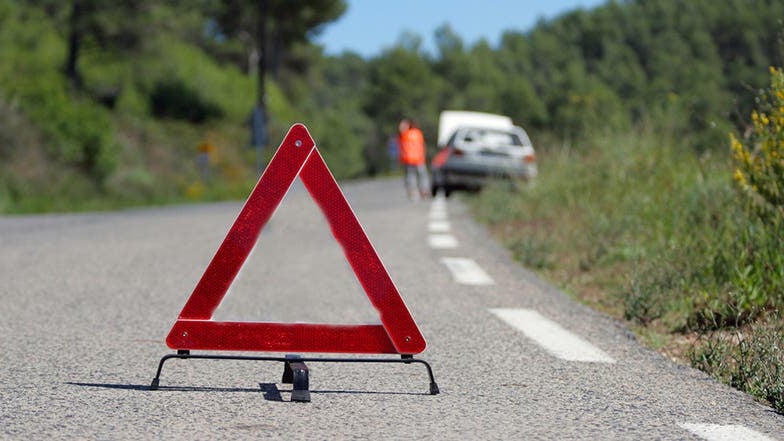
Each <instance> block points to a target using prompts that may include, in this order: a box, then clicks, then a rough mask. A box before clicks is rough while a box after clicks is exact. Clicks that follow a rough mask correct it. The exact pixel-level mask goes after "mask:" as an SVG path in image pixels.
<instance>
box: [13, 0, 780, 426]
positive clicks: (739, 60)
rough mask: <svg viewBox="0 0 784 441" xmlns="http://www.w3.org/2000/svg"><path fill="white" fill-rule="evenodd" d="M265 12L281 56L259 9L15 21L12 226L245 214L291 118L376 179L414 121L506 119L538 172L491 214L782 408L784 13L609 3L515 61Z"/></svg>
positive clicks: (534, 255) (670, 342)
mask: <svg viewBox="0 0 784 441" xmlns="http://www.w3.org/2000/svg"><path fill="white" fill-rule="evenodd" d="M266 3H267V4H268V5H269V9H268V10H267V13H268V17H267V21H266V23H267V31H268V33H269V37H270V38H269V39H268V40H265V41H266V43H265V44H266V46H264V47H263V48H261V47H260V46H261V43H260V42H259V41H256V40H255V39H254V38H252V37H250V36H254V35H258V34H259V32H258V30H257V29H256V28H255V27H254V26H255V25H256V24H257V23H258V20H257V16H256V15H255V14H256V13H257V12H258V11H257V8H256V6H255V5H257V4H258V2H253V1H250V0H230V1H229V0H226V1H218V0H196V1H192V2H182V1H172V2H160V1H154V0H138V1H126V0H122V1H118V2H111V4H110V5H109V2H100V1H98V0H79V1H68V2H58V1H53V0H24V1H23V0H12V1H10V2H2V3H0V212H3V213H19V212H43V211H69V210H86V209H107V208H115V207H123V206H129V205H139V204H160V203H172V202H182V201H199V200H216V199H225V198H241V197H244V196H245V195H246V194H247V192H248V190H249V189H250V188H251V186H252V184H253V181H254V180H255V179H256V177H257V176H258V170H259V167H260V166H262V165H263V163H264V162H265V159H266V156H268V155H269V154H270V151H271V150H272V149H274V148H275V147H276V146H277V143H278V142H279V140H280V139H281V137H282V135H283V133H284V132H285V130H286V129H287V128H288V127H289V126H290V125H291V124H292V123H294V122H303V123H305V124H306V125H307V126H308V127H309V129H310V130H311V132H312V133H313V136H314V138H315V139H316V141H317V142H318V145H319V148H320V150H321V151H322V152H323V154H324V156H325V158H326V161H327V163H328V164H329V166H330V168H331V169H332V171H333V172H334V173H335V174H336V176H337V177H338V178H340V179H344V178H354V177H362V176H372V175H376V174H382V173H387V172H389V171H390V168H391V167H390V165H391V161H390V158H389V156H388V153H387V147H386V144H387V139H388V137H389V136H390V135H391V134H393V133H394V131H395V128H396V124H397V121H398V120H399V119H400V118H401V117H404V116H407V117H413V118H414V119H416V120H418V121H419V123H420V125H421V126H422V128H423V130H424V133H425V137H426V139H427V140H429V141H430V145H429V148H430V149H431V151H430V153H431V154H432V153H433V152H434V148H435V146H434V145H433V142H432V141H433V140H434V139H435V138H436V136H435V134H436V130H437V127H436V124H437V118H438V114H439V112H440V111H441V110H444V109H466V110H475V111H485V112H493V113H502V114H506V115H509V116H511V117H512V118H513V119H514V120H515V122H516V123H518V124H520V125H522V126H524V127H525V128H526V129H527V130H528V131H529V132H530V133H531V135H532V139H533V140H534V144H535V146H536V148H537V154H538V161H539V167H540V176H539V178H538V179H537V181H536V183H534V184H533V185H530V186H525V187H523V189H522V191H519V192H510V191H509V190H508V188H507V187H505V186H499V187H497V188H490V189H487V191H484V192H482V193H481V194H480V195H478V196H476V197H474V196H470V197H469V198H468V200H469V201H470V203H471V204H472V206H473V207H474V208H475V210H476V212H477V216H478V217H479V218H480V219H482V220H483V221H485V222H487V223H488V225H489V226H490V228H491V229H492V230H493V231H494V232H495V233H497V234H498V236H499V238H501V240H502V241H504V242H505V243H506V244H507V245H508V246H509V247H510V249H511V250H512V251H513V253H514V255H515V256H516V257H517V258H518V259H520V261H521V262H523V263H524V264H525V265H527V266H528V267H530V268H532V269H535V270H537V271H539V272H540V273H541V274H542V275H543V276H544V277H546V278H548V279H549V280H551V281H553V282H554V283H556V284H558V285H559V286H561V287H563V288H564V289H565V290H566V291H568V292H570V293H572V294H574V295H575V296H576V297H578V298H580V299H582V300H584V301H585V302H588V303H590V304H592V305H594V306H596V307H598V308H600V309H603V310H605V311H607V312H608V313H610V314H614V315H616V316H617V317H619V318H622V319H624V320H628V321H629V323H631V324H632V325H633V326H634V327H635V328H636V329H637V331H638V333H639V334H640V335H641V336H643V337H644V339H645V340H646V341H647V342H648V343H649V344H651V345H653V346H656V347H659V348H661V350H662V351H664V352H666V353H668V354H670V355H671V356H673V357H675V358H677V359H679V360H681V361H685V362H691V363H692V364H693V365H694V366H697V367H699V368H701V369H704V370H706V371H707V372H710V373H711V374H713V375H714V376H716V377H717V378H720V379H721V380H723V381H725V382H727V383H729V384H732V385H733V386H735V387H738V388H740V389H742V390H745V391H748V392H750V393H752V394H754V395H755V396H757V397H758V398H759V399H761V400H764V401H766V402H768V403H770V404H771V405H773V406H774V407H775V408H776V409H777V410H779V411H784V398H783V395H782V394H784V380H783V379H782V378H784V375H782V374H783V373H784V359H783V358H782V357H784V348H782V346H781V345H782V343H781V342H782V336H783V335H784V322H783V321H782V318H781V316H780V315H779V311H780V309H781V304H782V301H784V254H782V252H781V250H782V249H784V246H782V245H783V244H784V243H783V242H782V239H784V227H782V225H784V224H783V223H782V216H784V214H782V210H783V209H782V206H783V205H784V203H783V201H784V199H782V195H784V182H783V181H782V179H783V178H782V176H784V165H783V163H782V155H783V154H784V152H783V151H782V150H784V144H783V143H784V141H782V136H784V135H782V133H784V119H782V118H784V116H782V115H784V108H783V107H784V80H783V79H782V74H781V70H779V69H777V68H776V66H782V64H784V63H783V61H784V60H782V55H783V54H784V43H783V41H784V33H783V29H784V27H783V26H784V25H783V24H782V17H784V3H782V2H781V1H777V0H726V1H721V2H715V1H712V0H628V1H609V2H607V3H606V4H605V5H603V6H600V7H597V8H595V9H592V10H577V11H574V12H570V13H567V14H564V15H562V16H560V17H558V18H556V19H554V20H550V21H541V22H540V23H538V24H537V25H536V26H535V27H534V28H533V29H531V30H529V31H526V32H521V31H518V30H509V31H507V32H505V33H504V34H503V37H502V39H501V41H500V43H499V44H498V45H497V46H491V45H489V44H488V43H487V42H484V41H480V42H479V43H477V44H474V45H471V46H467V45H465V44H464V42H463V41H462V40H461V38H460V36H459V35H458V32H457V31H456V30H454V29H451V28H450V27H449V26H448V25H444V26H442V27H441V28H439V29H438V30H437V31H436V33H435V35H433V36H432V37H433V38H434V39H435V42H436V47H437V50H436V53H427V52H425V51H424V50H423V49H422V47H423V45H422V38H423V37H422V36H420V35H416V34H404V35H401V36H400V39H399V42H398V44H396V45H395V46H393V47H390V48H388V49H387V50H385V51H383V52H381V53H379V54H378V55H376V56H374V57H371V58H368V59H365V58H361V57H359V56H358V55H356V54H352V53H344V54H341V55H338V56H327V55H325V54H324V52H323V49H322V48H321V47H319V46H318V45H316V44H314V43H313V42H312V37H313V36H314V35H316V34H317V33H318V31H319V30H320V29H321V28H323V26H328V25H329V23H330V22H331V21H333V20H335V19H336V18H337V17H339V16H340V15H341V14H342V13H343V12H344V11H345V8H346V5H345V3H344V2H343V1H340V0H302V1H297V2H285V1H284V0H269V1H268V2H266ZM107 5H109V6H110V7H109V6H107ZM292 5H294V6H296V8H293V7H292ZM77 49H78V50H77ZM261 49H263V50H261ZM260 54H264V56H262V57H260ZM259 60H261V61H259ZM772 67H773V68H772ZM265 74H266V76H265ZM259 84H262V85H264V86H265V87H264V88H263V89H261V88H259ZM262 90H263V91H264V93H263V95H264V104H265V106H266V109H267V115H266V116H267V124H266V128H267V133H266V135H267V137H266V139H267V141H266V148H265V149H263V150H256V149H252V148H250V147H249V145H250V138H251V136H250V131H249V127H248V118H249V115H250V114H251V110H252V109H253V107H254V105H256V104H258V96H259V95H260V94H261V92H260V91H262ZM200 155H201V156H200ZM205 158H207V159H208V161H207V162H204V161H203V159H205ZM200 160H202V161H201V162H200Z"/></svg>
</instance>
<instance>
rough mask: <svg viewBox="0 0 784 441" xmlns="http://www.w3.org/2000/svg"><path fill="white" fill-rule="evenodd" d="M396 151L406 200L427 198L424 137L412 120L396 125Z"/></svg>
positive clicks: (405, 119) (427, 181) (405, 120)
mask: <svg viewBox="0 0 784 441" xmlns="http://www.w3.org/2000/svg"><path fill="white" fill-rule="evenodd" d="M398 150H399V154H400V164H401V165H402V166H403V173H404V182H405V186H406V192H407V193H408V198H409V199H411V200H418V199H420V198H426V197H428V195H429V189H430V183H429V179H428V175H427V166H426V165H425V137H424V136H423V135H422V131H421V130H419V128H418V127H417V126H416V123H415V122H414V121H413V120H412V119H409V118H404V119H403V120H402V121H400V124H399V125H398Z"/></svg>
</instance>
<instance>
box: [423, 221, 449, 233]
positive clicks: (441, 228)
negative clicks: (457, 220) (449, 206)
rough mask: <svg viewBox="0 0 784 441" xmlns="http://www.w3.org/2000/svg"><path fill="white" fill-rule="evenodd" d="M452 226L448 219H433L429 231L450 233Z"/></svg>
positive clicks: (428, 227)
mask: <svg viewBox="0 0 784 441" xmlns="http://www.w3.org/2000/svg"><path fill="white" fill-rule="evenodd" d="M450 228H451V227H450V225H449V222H447V221H431V222H430V223H429V224H428V226H427V229H428V231H430V232H431V233H448V232H449V230H450Z"/></svg>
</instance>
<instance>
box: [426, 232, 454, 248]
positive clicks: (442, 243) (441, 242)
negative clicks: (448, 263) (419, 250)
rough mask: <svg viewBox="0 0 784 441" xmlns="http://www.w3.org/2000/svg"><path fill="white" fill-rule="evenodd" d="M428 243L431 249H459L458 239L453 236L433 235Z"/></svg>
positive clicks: (429, 237)
mask: <svg viewBox="0 0 784 441" xmlns="http://www.w3.org/2000/svg"><path fill="white" fill-rule="evenodd" d="M427 243H428V245H430V248H435V249H440V250H444V249H453V248H457V239H455V236H452V235H451V234H431V235H430V236H428V238H427Z"/></svg>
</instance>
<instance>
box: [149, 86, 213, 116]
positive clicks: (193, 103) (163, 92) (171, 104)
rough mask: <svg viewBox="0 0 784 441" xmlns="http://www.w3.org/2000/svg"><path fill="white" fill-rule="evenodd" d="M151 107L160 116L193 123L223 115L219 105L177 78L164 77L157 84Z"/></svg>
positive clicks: (151, 95) (152, 94) (151, 97)
mask: <svg viewBox="0 0 784 441" xmlns="http://www.w3.org/2000/svg"><path fill="white" fill-rule="evenodd" d="M150 108H151V109H152V113H153V115H155V116H156V117H158V118H175V119H183V120H187V121H190V122H193V123H201V122H204V121H205V120H207V119H210V118H219V117H221V116H223V111H222V110H221V109H220V108H219V107H218V106H217V105H215V104H214V103H211V102H208V101H207V100H205V99H204V98H202V96H201V95H200V94H199V92H198V91H197V90H195V89H192V88H190V87H189V86H188V85H186V84H185V83H183V82H182V81H180V80H177V79H164V80H160V81H159V82H158V83H156V84H155V87H154V88H153V91H152V93H151V94H150Z"/></svg>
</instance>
